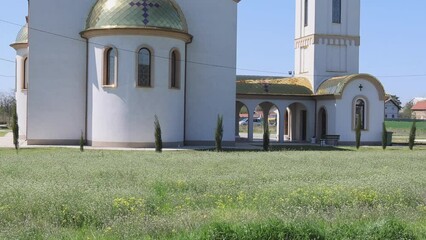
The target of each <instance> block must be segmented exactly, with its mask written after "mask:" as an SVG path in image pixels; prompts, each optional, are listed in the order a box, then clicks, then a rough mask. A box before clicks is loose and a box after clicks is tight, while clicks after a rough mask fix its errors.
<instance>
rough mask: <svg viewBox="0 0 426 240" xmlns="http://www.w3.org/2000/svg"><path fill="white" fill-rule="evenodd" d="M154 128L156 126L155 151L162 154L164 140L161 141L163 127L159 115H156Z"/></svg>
mask: <svg viewBox="0 0 426 240" xmlns="http://www.w3.org/2000/svg"><path fill="white" fill-rule="evenodd" d="M154 126H155V133H154V136H155V151H156V152H162V151H163V140H162V139H161V126H160V121H158V117H157V115H155V120H154Z"/></svg>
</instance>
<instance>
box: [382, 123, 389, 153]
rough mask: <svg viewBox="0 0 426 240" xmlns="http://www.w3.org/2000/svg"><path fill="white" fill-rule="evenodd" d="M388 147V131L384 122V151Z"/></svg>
mask: <svg viewBox="0 0 426 240" xmlns="http://www.w3.org/2000/svg"><path fill="white" fill-rule="evenodd" d="M387 145H388V132H387V130H386V124H385V122H383V130H382V148H383V150H385V149H386V147H387Z"/></svg>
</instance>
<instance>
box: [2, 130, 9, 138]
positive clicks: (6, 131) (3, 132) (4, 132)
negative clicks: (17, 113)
mask: <svg viewBox="0 0 426 240" xmlns="http://www.w3.org/2000/svg"><path fill="white" fill-rule="evenodd" d="M9 132H10V130H0V137H4V136H5V135H6V134H7V133H9Z"/></svg>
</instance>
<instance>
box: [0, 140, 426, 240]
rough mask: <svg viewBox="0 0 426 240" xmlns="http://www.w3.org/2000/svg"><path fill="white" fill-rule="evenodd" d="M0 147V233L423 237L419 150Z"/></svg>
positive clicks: (424, 193)
mask: <svg viewBox="0 0 426 240" xmlns="http://www.w3.org/2000/svg"><path fill="white" fill-rule="evenodd" d="M340 150H341V151H317V150H315V149H313V150H311V151H295V150H289V149H287V150H285V151H276V152H267V153H265V152H241V151H236V152H224V153H215V152H209V151H173V152H168V151H166V152H163V153H162V154H157V153H154V152H143V151H94V150H93V151H85V152H84V153H80V152H79V151H78V150H77V149H21V150H20V152H19V154H16V152H15V151H14V150H11V149H0V239H426V174H425V172H426V147H425V146H420V147H415V150H414V151H409V150H407V148H397V147H391V148H388V149H387V150H386V151H383V150H381V149H380V148H367V147H363V148H361V150H359V151H354V149H353V148H343V149H340Z"/></svg>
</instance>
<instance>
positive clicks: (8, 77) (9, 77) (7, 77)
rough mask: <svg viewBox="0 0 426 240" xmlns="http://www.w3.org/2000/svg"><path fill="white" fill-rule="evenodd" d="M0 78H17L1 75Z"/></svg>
mask: <svg viewBox="0 0 426 240" xmlns="http://www.w3.org/2000/svg"><path fill="white" fill-rule="evenodd" d="M0 77H5V78H14V77H15V76H6V75H1V74H0Z"/></svg>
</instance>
